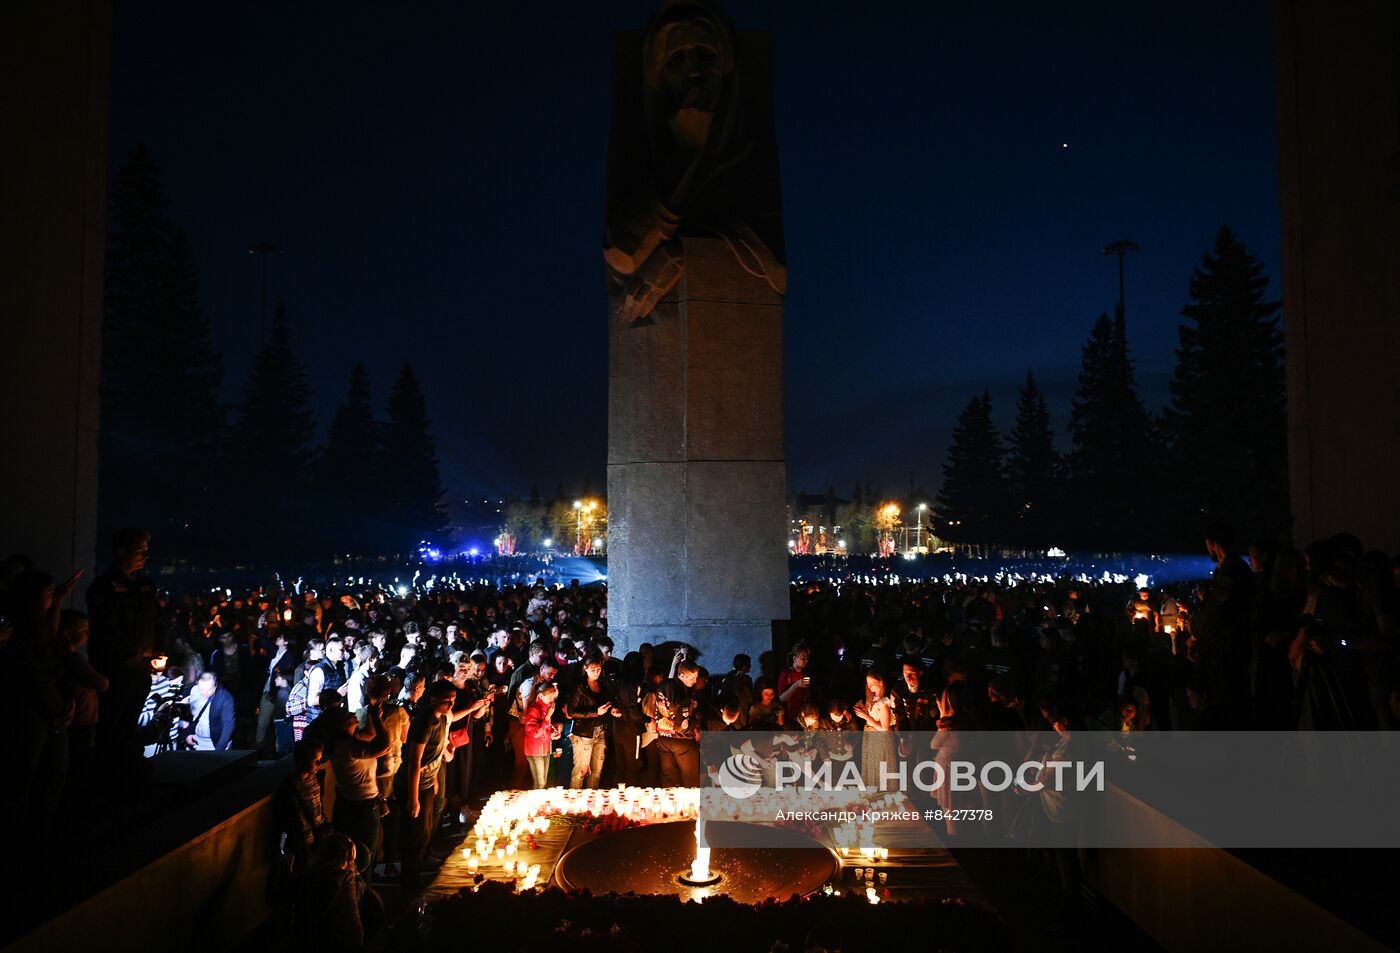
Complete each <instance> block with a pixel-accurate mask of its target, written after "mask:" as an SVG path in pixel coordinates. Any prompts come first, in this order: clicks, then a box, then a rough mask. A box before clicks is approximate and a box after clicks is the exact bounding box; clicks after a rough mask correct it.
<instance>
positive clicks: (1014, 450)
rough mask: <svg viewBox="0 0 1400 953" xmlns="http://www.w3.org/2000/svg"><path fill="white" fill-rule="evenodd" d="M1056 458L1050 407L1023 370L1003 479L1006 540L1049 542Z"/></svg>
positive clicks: (1055, 494)
mask: <svg viewBox="0 0 1400 953" xmlns="http://www.w3.org/2000/svg"><path fill="white" fill-rule="evenodd" d="M1058 474H1059V459H1058V456H1057V454H1056V453H1055V438H1054V435H1053V433H1052V430H1051V426H1050V408H1049V407H1048V406H1047V405H1046V403H1045V397H1044V396H1043V395H1042V394H1041V393H1040V389H1039V388H1038V387H1036V385H1035V376H1034V375H1033V374H1031V372H1030V371H1026V384H1025V386H1024V387H1022V388H1021V394H1020V398H1019V400H1018V401H1017V404H1016V427H1015V429H1013V430H1012V431H1011V448H1010V451H1009V452H1008V454H1007V465H1006V482H1007V494H1008V498H1009V502H1010V506H1011V509H1010V515H1011V518H1012V523H1011V526H1010V528H1009V530H1008V532H1009V534H1010V541H1012V542H1016V543H1020V544H1021V545H1025V546H1032V547H1044V546H1048V545H1050V542H1051V539H1050V534H1051V533H1052V532H1053V531H1054V529H1055V528H1056V514H1055V512H1054V511H1055V504H1056V503H1057V502H1058V492H1057V487H1056V482H1057V477H1058Z"/></svg>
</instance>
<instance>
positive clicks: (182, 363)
mask: <svg viewBox="0 0 1400 953" xmlns="http://www.w3.org/2000/svg"><path fill="white" fill-rule="evenodd" d="M109 225H110V227H109V232H108V238H107V256H106V291H105V311H104V315H103V333H102V346H103V352H102V384H101V399H102V417H101V420H102V424H101V432H100V434H99V466H100V475H101V479H100V481H99V487H100V489H99V499H98V520H99V526H100V527H101V528H102V529H103V530H104V531H111V530H113V529H115V528H117V527H119V526H125V525H139V526H143V527H146V528H147V529H149V530H150V531H151V532H152V533H154V534H155V535H156V536H157V537H158V538H159V540H160V549H161V552H162V554H163V556H165V557H167V560H166V561H167V562H173V563H176V564H180V563H183V564H188V565H205V566H208V565H218V566H226V565H229V564H230V563H239V564H258V563H270V562H283V561H286V560H307V559H316V560H320V559H328V558H330V557H332V556H344V555H352V556H356V557H365V556H374V555H380V554H391V553H403V552H409V551H412V550H413V549H414V548H415V547H416V546H417V545H418V543H419V542H420V541H421V540H428V541H430V542H434V541H438V540H439V538H440V537H441V536H442V534H444V533H445V532H446V530H447V520H446V515H445V511H444V509H443V505H442V496H443V489H442V486H441V482H440V476H439V470H438V461H437V453H436V448H435V444H434V441H433V436H432V431H431V427H430V423H429V419H428V412H427V406H426V402H425V401H424V398H423V391H422V388H421V387H420V386H419V383H418V379H417V377H416V376H415V374H414V372H413V368H412V366H411V365H410V364H408V363H405V364H404V365H403V367H402V369H401V370H400V371H399V374H398V376H397V378H396V379H395V381H394V383H393V386H392V388H391V389H390V392H389V397H388V400H387V402H386V403H385V405H384V417H383V418H382V419H380V418H379V417H377V416H376V414H375V413H374V408H373V403H372V394H371V388H370V379H369V372H368V371H367V370H366V369H365V366H364V365H363V364H360V363H357V364H355V366H354V367H352V368H350V369H349V385H348V388H347V392H346V395H345V399H344V401H343V402H342V404H341V405H340V407H339V409H338V410H337V411H336V414H335V417H334V419H333V420H332V422H331V425H330V428H329V430H328V432H327V434H326V439H325V441H324V442H323V443H321V444H319V445H318V444H317V442H316V425H315V420H314V416H313V414H312V411H311V397H312V389H311V385H310V383H309V382H308V379H307V373H306V367H305V364H304V363H303V362H302V360H301V358H300V357H299V356H298V351H297V347H296V346H295V345H294V342H293V337H292V324H291V321H290V319H289V317H288V313H287V308H286V306H285V304H284V303H283V302H281V301H278V302H277V307H276V311H275V315H274V318H273V321H272V325H271V328H270V330H269V333H268V335H267V338H266V340H265V341H263V342H262V344H261V345H260V346H259V348H258V350H257V353H256V356H255V358H254V361H253V367H252V371H251V373H250V374H249V376H248V379H247V381H246V382H245V383H244V385H243V390H242V394H241V398H240V399H239V400H238V401H237V402H236V403H235V404H234V405H232V406H230V405H228V404H226V403H225V402H224V401H222V400H221V399H220V397H219V390H220V386H221V385H222V383H223V377H224V371H223V358H222V355H220V354H219V353H218V351H217V350H215V348H214V345H213V342H212V339H211V336H210V330H209V323H208V320H207V319H206V317H205V315H204V312H203V309H202V308H201V305H200V297H199V275H198V267H197V263H196V261H195V258H194V254H193V251H192V248H191V245H190V242H189V239H188V238H187V236H186V235H185V233H184V232H183V231H182V230H181V229H180V228H179V227H178V226H177V225H176V224H175V222H174V221H173V220H172V218H171V216H170V211H169V200H168V198H167V195H166V192H165V188H164V185H163V182H162V179H161V173H160V169H159V167H158V166H157V164H156V162H155V160H154V158H153V157H152V156H151V154H150V153H149V151H147V150H146V149H145V148H137V149H136V150H135V151H134V152H133V153H132V155H131V156H130V157H129V159H128V160H127V162H126V163H125V164H124V165H123V166H122V167H121V169H120V170H119V171H118V172H117V174H116V176H115V177H114V180H113V182H112V189H111V202H110V220H109Z"/></svg>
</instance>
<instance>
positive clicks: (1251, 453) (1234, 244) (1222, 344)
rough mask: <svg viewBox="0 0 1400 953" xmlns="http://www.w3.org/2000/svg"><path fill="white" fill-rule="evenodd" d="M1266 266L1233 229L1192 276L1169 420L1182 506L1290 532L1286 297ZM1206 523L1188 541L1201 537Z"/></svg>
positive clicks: (1272, 532)
mask: <svg viewBox="0 0 1400 953" xmlns="http://www.w3.org/2000/svg"><path fill="white" fill-rule="evenodd" d="M1268 286H1269V279H1268V276H1267V275H1266V274H1265V273H1264V265H1263V263H1262V262H1261V261H1260V260H1259V259H1258V258H1256V257H1255V256H1254V255H1252V254H1251V253H1250V252H1249V250H1248V249H1247V248H1245V246H1244V244H1243V243H1242V242H1241V241H1240V240H1239V238H1238V237H1236V235H1235V234H1234V232H1232V231H1231V230H1230V229H1229V228H1228V227H1222V228H1221V229H1220V232H1219V233H1218V234H1217V235H1216V237H1215V245H1214V247H1213V248H1212V249H1211V250H1210V251H1207V252H1205V253H1204V254H1203V255H1202V256H1201V263H1200V265H1198V266H1197V267H1196V269H1195V270H1194V271H1193V272H1192V274H1191V283H1190V290H1189V294H1190V300H1189V301H1188V302H1187V303H1186V305H1185V307H1183V308H1182V309H1181V315H1182V317H1184V318H1185V319H1186V321H1185V322H1184V323H1183V324H1182V325H1181V326H1180V329H1179V331H1178V340H1179V347H1178V348H1177V350H1176V358H1177V364H1176V372H1175V374H1174V376H1173V378H1172V382H1171V405H1170V406H1169V407H1168V409H1167V411H1166V413H1165V415H1164V424H1165V429H1166V431H1167V436H1168V439H1169V440H1170V443H1171V451H1172V453H1171V456H1172V460H1173V461H1174V464H1175V466H1174V467H1173V471H1174V477H1175V480H1174V482H1175V486H1176V488H1177V490H1178V492H1179V494H1180V496H1179V499H1178V501H1177V502H1178V504H1179V505H1180V506H1181V507H1182V508H1183V510H1184V511H1186V512H1190V513H1192V514H1197V515H1199V517H1200V518H1201V519H1204V518H1207V517H1214V518H1219V519H1224V520H1226V521H1228V522H1230V523H1232V524H1234V525H1235V526H1237V527H1239V528H1240V529H1241V530H1242V531H1247V532H1248V533H1249V534H1251V535H1267V536H1281V535H1283V534H1285V533H1286V532H1287V529H1288V482H1287V474H1288V461H1287V429H1286V428H1287V411H1286V407H1285V386H1286V385H1285V381H1284V369H1283V335H1282V332H1281V331H1280V329H1279V326H1278V319H1277V317H1276V315H1277V314H1278V311H1279V303H1278V302H1277V301H1269V300H1267V293H1268ZM1198 523H1199V520H1189V521H1186V522H1185V523H1184V524H1183V530H1186V531H1187V533H1189V535H1187V533H1184V534H1183V537H1182V538H1181V539H1180V540H1179V542H1180V544H1181V545H1190V544H1194V543H1197V542H1199V540H1197V539H1196V538H1195V534H1194V532H1191V531H1193V530H1195V529H1197V528H1198V525H1197V524H1198Z"/></svg>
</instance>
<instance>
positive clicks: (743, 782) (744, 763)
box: [715, 753, 763, 801]
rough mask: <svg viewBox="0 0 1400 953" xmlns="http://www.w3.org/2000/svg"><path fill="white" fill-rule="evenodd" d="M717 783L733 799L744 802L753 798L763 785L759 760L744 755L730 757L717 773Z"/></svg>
mask: <svg viewBox="0 0 1400 953" xmlns="http://www.w3.org/2000/svg"><path fill="white" fill-rule="evenodd" d="M715 783H716V784H718V785H719V787H720V790H722V791H724V793H725V794H727V795H729V796H730V797H732V798H738V799H739V800H741V801H742V800H743V799H744V798H750V797H753V796H754V794H756V793H757V792H758V789H759V787H760V786H761V785H762V783H763V775H762V773H761V772H760V771H759V770H758V760H757V759H756V758H754V757H753V756H752V755H747V754H742V753H740V754H735V755H730V756H729V757H728V758H727V759H725V762H724V763H723V764H721V765H720V766H719V771H717V772H716V773H715Z"/></svg>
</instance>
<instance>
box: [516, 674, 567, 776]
mask: <svg viewBox="0 0 1400 953" xmlns="http://www.w3.org/2000/svg"><path fill="white" fill-rule="evenodd" d="M558 700H559V687H558V686H557V685H555V684H554V683H553V682H545V683H544V684H542V685H540V686H539V688H538V689H536V690H535V692H534V699H533V700H532V701H531V702H530V704H529V706H528V707H527V708H526V709H525V734H524V738H523V740H524V743H525V760H526V762H528V763H529V765H530V776H531V778H532V779H533V780H534V783H535V787H537V788H542V787H544V786H545V782H546V779H547V778H548V776H549V756H550V754H551V751H552V749H553V747H554V739H555V738H558V737H559V734H560V728H559V726H557V725H555V724H554V704H555V702H557V701H558Z"/></svg>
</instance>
